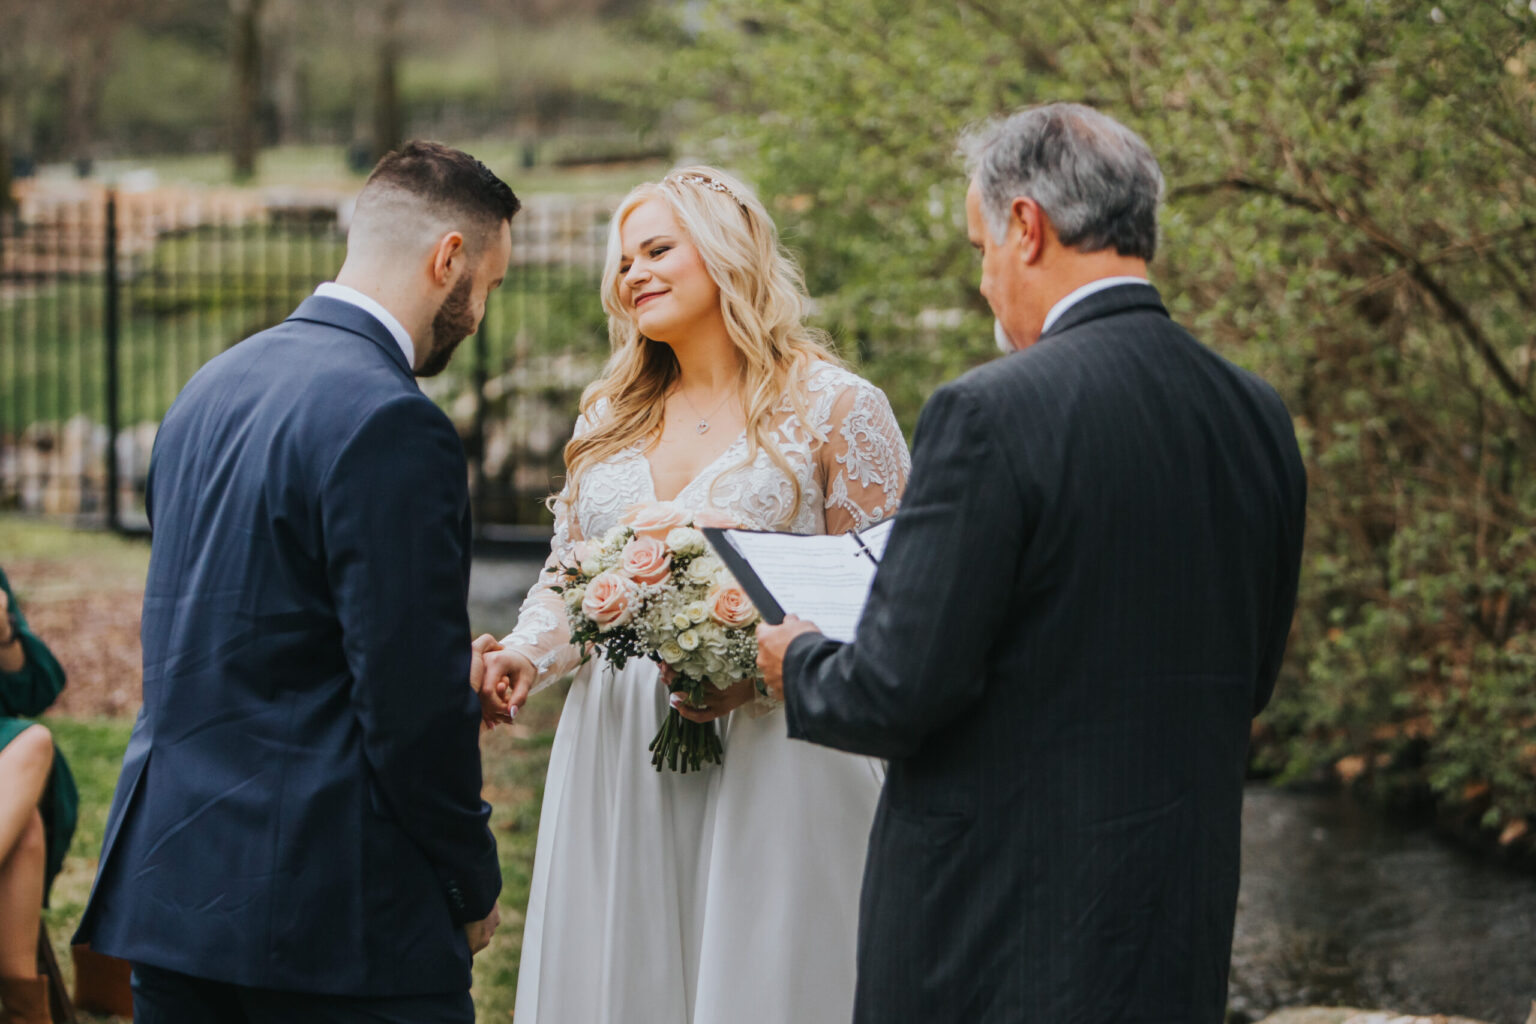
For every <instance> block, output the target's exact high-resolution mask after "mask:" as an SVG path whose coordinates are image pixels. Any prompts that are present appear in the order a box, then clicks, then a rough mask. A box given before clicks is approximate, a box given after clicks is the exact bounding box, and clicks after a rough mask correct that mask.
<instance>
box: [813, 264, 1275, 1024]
mask: <svg viewBox="0 0 1536 1024" xmlns="http://www.w3.org/2000/svg"><path fill="white" fill-rule="evenodd" d="M913 455H914V463H913V471H912V478H911V482H910V484H909V487H908V490H907V493H906V495H905V498H904V500H903V504H902V509H901V512H900V513H899V515H898V517H897V520H896V525H895V528H894V532H893V533H892V535H891V539H890V545H889V547H888V549H887V552H886V558H885V561H884V563H883V564H882V566H881V569H880V572H879V575H878V577H877V578H876V581H875V586H874V591H873V593H872V595H871V597H870V601H869V604H868V606H867V608H866V609H865V613H864V618H863V620H862V622H861V623H860V626H859V635H858V640H857V641H856V642H855V643H854V644H850V645H840V644H837V643H835V642H832V641H829V640H826V639H825V638H823V637H820V636H819V635H816V634H812V635H810V636H805V637H801V638H799V639H797V640H796V641H795V643H794V644H793V645H792V646H791V647H790V650H789V653H788V657H787V659H786V672H785V674H786V678H787V689H786V699H787V715H788V720H789V729H790V734H791V735H792V736H795V737H798V738H802V739H807V740H811V741H813V742H816V743H821V744H825V745H828V746H833V747H837V748H840V749H843V750H849V751H856V752H860V753H865V754H871V755H876V756H880V757H885V758H888V759H890V773H889V777H888V780H887V783H886V787H885V792H884V794H883V797H882V800H881V805H880V809H879V813H878V816H877V818H876V821H875V825H874V829H873V832H872V834H871V838H870V850H869V861H868V864H867V868H866V873H865V879H864V891H863V897H862V905H861V921H860V938H859V983H858V1007H857V1010H856V1013H855V1017H856V1020H857V1021H859V1022H867V1024H877V1022H878V1024H893V1022H905V1021H911V1022H922V1024H935V1022H943V1021H955V1022H962V1021H963V1022H965V1024H980V1022H1001V1021H1028V1022H1032V1024H1047V1022H1048V1024H1090V1022H1095V1024H1096V1022H1112V1021H1113V1022H1145V1024H1164V1022H1166V1024H1173V1022H1179V1024H1192V1022H1202V1024H1203V1022H1213V1024H1214V1022H1219V1021H1221V1020H1222V1017H1223V1011H1224V1004H1225V998H1226V983H1227V968H1228V962H1229V959H1230V955H1231V944H1232V922H1233V915H1234V911H1235V905H1236V899H1237V879H1238V853H1239V849H1238V839H1239V836H1238V829H1239V814H1240V809H1241V804H1242V782H1243V773H1244V763H1245V759H1246V753H1247V745H1248V731H1249V721H1250V719H1251V717H1252V716H1253V715H1254V714H1256V713H1257V712H1258V711H1259V710H1260V709H1261V708H1262V707H1263V705H1264V704H1265V702H1266V701H1267V700H1268V698H1269V694H1270V691H1271V688H1272V687H1273V684H1274V679H1275V674H1276V672H1277V670H1278V666H1279V661H1280V656H1281V654H1282V653H1283V650H1284V645H1285V639H1286V634H1287V632H1288V630H1289V626H1290V620H1291V613H1292V611H1293V608H1294V604H1295V599H1296V581H1297V573H1298V569H1299V564H1300V549H1301V537H1302V524H1303V517H1304V505H1305V495H1306V479H1305V475H1304V471H1303V468H1302V463H1301V457H1300V452H1299V451H1298V449H1297V445H1296V440H1295V434H1294V431H1293V428H1292V424H1291V420H1290V417H1289V415H1288V414H1287V412H1286V410H1285V407H1284V405H1283V404H1282V403H1281V401H1280V399H1279V397H1278V396H1277V395H1276V394H1275V392H1274V391H1273V390H1272V389H1271V388H1270V387H1269V386H1268V385H1266V384H1265V383H1264V382H1263V381H1261V380H1259V379H1258V378H1257V377H1255V376H1253V375H1252V374H1249V373H1247V372H1246V371H1243V370H1241V369H1239V368H1237V367H1235V366H1233V365H1231V364H1230V363H1228V362H1226V361H1225V360H1223V359H1221V358H1220V357H1218V356H1217V355H1215V354H1214V353H1212V352H1211V351H1210V350H1208V349H1206V348H1205V347H1203V346H1202V345H1200V344H1199V343H1198V342H1196V341H1195V340H1194V338H1192V337H1191V336H1190V335H1189V334H1188V333H1187V332H1186V331H1184V330H1183V329H1182V328H1180V327H1179V326H1178V325H1176V324H1175V323H1173V321H1172V320H1171V319H1169V317H1168V315H1167V311H1166V310H1165V309H1164V308H1163V305H1162V303H1161V301H1160V300H1159V298H1158V296H1157V292H1156V290H1155V289H1153V288H1151V287H1150V286H1142V285H1131V286H1119V287H1114V288H1110V289H1107V290H1105V291H1103V292H1100V293H1098V294H1096V295H1093V296H1091V297H1089V298H1088V299H1085V300H1084V301H1083V302H1081V303H1079V304H1077V305H1075V306H1073V307H1072V308H1071V309H1070V310H1068V311H1067V313H1066V314H1065V315H1064V316H1063V317H1062V319H1061V320H1060V321H1058V322H1057V323H1056V324H1055V325H1054V326H1053V328H1052V330H1051V331H1049V332H1048V333H1047V334H1046V335H1045V336H1044V337H1042V339H1041V341H1040V342H1039V343H1037V344H1036V345H1034V346H1032V347H1031V348H1029V349H1026V350H1025V351H1023V352H1020V353H1016V354H1014V355H1010V356H1008V357H1005V358H1003V359H1000V360H997V361H995V362H993V363H991V364H988V365H986V366H983V367H981V368H979V369H977V370H975V371H972V372H971V373H969V374H966V375H965V376H964V377H961V378H960V379H959V380H956V381H954V382H952V383H950V384H948V385H946V386H945V387H943V388H940V389H939V390H938V391H937V392H936V393H935V394H934V396H933V398H932V399H931V400H930V402H929V403H928V406H927V407H926V408H925V409H924V411H923V415H922V417H921V420H920V421H919V424H918V430H917V437H916V442H915V445H914V452H913Z"/></svg>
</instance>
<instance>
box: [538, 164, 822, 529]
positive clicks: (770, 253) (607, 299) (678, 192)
mask: <svg viewBox="0 0 1536 1024" xmlns="http://www.w3.org/2000/svg"><path fill="white" fill-rule="evenodd" d="M651 199H660V200H662V201H663V202H665V203H666V204H667V206H668V207H669V208H670V209H671V211H672V214H673V216H674V217H676V218H677V223H678V225H679V226H680V227H681V228H682V230H683V231H684V232H686V233H687V235H688V237H689V238H690V239H691V240H692V241H693V244H694V246H695V247H696V248H697V249H698V251H699V257H700V258H701V259H702V260H703V263H704V269H705V270H706V271H707V272H708V274H709V276H710V279H711V280H712V281H714V283H715V285H716V287H718V288H719V289H720V312H721V314H722V316H723V318H724V320H725V327H726V332H727V334H728V335H729V336H730V340H731V344H732V345H733V346H735V348H736V352H737V354H738V355H739V356H740V357H741V377H740V380H739V381H738V388H739V394H740V395H741V399H742V409H743V412H744V413H745V415H746V422H747V453H746V456H745V457H744V458H743V459H742V461H741V462H740V463H738V464H737V465H738V466H744V465H748V464H750V463H751V462H752V460H753V459H755V458H756V457H757V453H758V451H759V450H762V451H766V452H767V453H768V456H769V458H771V459H772V460H773V461H774V462H775V463H776V464H777V465H778V466H779V468H780V469H782V470H783V471H784V473H785V475H786V476H788V477H789V479H790V480H791V481H794V485H795V503H794V505H793V506H792V508H791V511H790V514H789V517H790V519H792V518H793V517H794V515H795V513H796V512H797V511H798V510H799V508H800V501H801V499H802V497H803V496H802V495H801V493H800V483H799V479H798V478H797V477H796V475H795V473H794V471H793V470H792V468H791V467H790V465H789V460H788V459H786V458H785V456H784V453H783V452H781V451H779V450H778V447H777V446H776V445H773V444H769V443H768V442H767V436H768V431H769V429H770V428H771V426H772V423H773V413H774V410H775V409H776V408H777V407H778V406H779V403H780V402H781V401H782V400H783V399H784V397H785V396H788V398H789V401H790V406H791V408H792V409H793V410H794V412H795V415H796V416H797V417H798V419H799V420H800V422H801V423H802V424H806V426H807V429H814V428H813V427H812V425H810V424H808V423H807V416H806V415H805V405H806V390H805V382H804V374H805V371H806V370H807V368H808V367H809V366H810V364H811V363H812V362H814V361H815V360H818V359H819V360H824V361H826V362H829V363H833V364H836V365H841V363H840V361H839V360H838V359H837V357H836V356H834V355H833V354H832V352H831V351H830V349H829V347H828V344H827V338H826V335H825V334H824V333H823V332H821V331H818V330H816V329H814V328H811V327H807V326H806V325H805V323H804V322H803V320H804V317H805V312H806V304H807V302H808V297H807V295H806V291H805V279H804V277H803V276H802V275H801V273H800V268H799V267H798V266H796V264H795V262H794V260H793V259H792V258H791V257H790V256H789V254H788V253H786V252H784V250H783V249H782V248H780V246H779V233H778V230H777V229H776V228H775V227H774V224H773V220H772V219H771V218H770V217H769V216H768V211H767V210H766V209H765V208H764V207H763V204H762V202H761V201H760V200H759V199H758V198H757V196H756V195H754V194H753V193H752V191H751V189H749V188H747V186H746V185H745V184H743V183H742V182H741V181H738V180H737V179H736V178H734V177H732V176H731V175H729V174H726V173H725V172H723V171H719V170H716V169H715V168H713V167H700V166H696V167H683V168H680V169H678V170H675V171H673V172H671V173H670V174H668V175H667V176H666V177H664V178H662V179H661V180H660V181H655V182H646V183H645V184H642V185H639V186H637V187H636V188H635V189H634V190H633V191H631V192H630V193H629V195H627V196H625V197H624V201H623V202H622V203H620V204H619V208H618V209H617V210H616V211H614V214H613V222H612V224H611V225H610V226H609V229H608V255H607V261H606V264H605V265H604V267H603V284H602V295H603V308H604V309H605V310H606V311H607V313H608V341H609V345H610V348H611V354H610V355H609V357H608V364H607V366H605V367H604V369H603V373H602V375H601V376H600V377H598V378H597V380H595V381H593V382H592V383H591V384H590V385H588V386H587V389H586V390H585V391H584V392H582V395H581V412H582V414H583V415H584V416H585V417H586V419H587V422H588V424H589V428H588V430H587V431H585V432H584V433H582V434H581V436H579V437H573V438H572V439H571V440H570V442H569V443H568V444H567V445H566V446H565V467H566V475H567V479H568V482H569V485H570V490H569V496H568V500H569V501H570V502H571V506H572V507H574V506H575V502H576V496H577V493H578V490H579V488H580V486H581V475H582V473H583V472H584V471H585V470H587V469H588V468H589V467H591V466H594V465H597V464H598V463H600V462H602V461H603V460H604V459H607V458H609V457H610V456H612V455H614V454H616V453H618V452H621V451H623V450H624V449H625V448H628V447H629V446H630V445H632V444H634V443H635V442H637V441H640V440H646V439H650V438H654V437H656V436H657V435H658V434H659V433H660V432H661V425H662V411H663V408H664V403H665V399H666V395H667V391H668V389H669V388H671V387H672V385H673V383H675V382H676V380H677V377H678V373H679V369H678V365H677V359H676V357H675V356H674V355H673V354H672V348H671V346H670V345H667V344H665V343H663V342H659V341H653V340H652V339H650V338H647V337H646V336H645V335H643V334H641V333H640V328H639V326H638V324H637V323H636V321H635V317H634V312H633V310H631V309H630V308H629V307H628V306H626V305H625V304H624V303H623V302H622V301H621V299H620V297H619V287H620V280H619V278H620V274H619V264H620V261H621V260H622V258H623V243H622V242H621V240H620V237H619V230H620V228H621V227H622V226H623V224H624V221H625V219H626V218H627V217H628V216H629V215H630V214H631V213H632V212H634V210H635V208H636V207H638V206H639V205H640V204H641V203H644V202H646V201H648V200H651ZM599 403H606V407H605V408H604V409H603V411H602V415H601V416H599V415H597V407H598V405H599ZM786 523H787V520H786Z"/></svg>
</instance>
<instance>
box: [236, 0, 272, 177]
mask: <svg viewBox="0 0 1536 1024" xmlns="http://www.w3.org/2000/svg"><path fill="white" fill-rule="evenodd" d="M264 2H265V0H230V3H229V8H230V14H231V15H232V16H233V19H234V25H233V28H234V40H233V45H232V47H231V51H232V55H233V58H234V60H233V67H234V74H235V81H234V90H233V92H234V107H233V109H232V110H231V112H230V133H229V138H230V156H231V158H232V160H233V162H234V173H235V179H236V180H237V181H244V180H247V179H249V178H250V177H251V176H253V175H254V174H255V173H256V150H257V147H258V145H259V138H260V131H261V7H262V4H263V3H264Z"/></svg>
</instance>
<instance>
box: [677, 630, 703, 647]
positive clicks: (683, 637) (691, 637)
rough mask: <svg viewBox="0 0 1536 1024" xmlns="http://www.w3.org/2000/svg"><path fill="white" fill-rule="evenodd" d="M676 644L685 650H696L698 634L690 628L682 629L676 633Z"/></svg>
mask: <svg viewBox="0 0 1536 1024" xmlns="http://www.w3.org/2000/svg"><path fill="white" fill-rule="evenodd" d="M677 646H679V647H681V648H682V649H683V650H685V651H696V650H698V649H699V634H697V633H695V632H694V631H693V630H691V629H685V630H683V631H682V632H681V633H679V634H677Z"/></svg>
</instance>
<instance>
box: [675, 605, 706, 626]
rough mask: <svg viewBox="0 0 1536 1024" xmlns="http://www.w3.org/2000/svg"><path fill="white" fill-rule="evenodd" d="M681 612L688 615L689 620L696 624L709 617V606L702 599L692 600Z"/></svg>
mask: <svg viewBox="0 0 1536 1024" xmlns="http://www.w3.org/2000/svg"><path fill="white" fill-rule="evenodd" d="M683 614H684V615H686V616H688V621H689V622H692V623H695V624H697V623H700V622H703V621H704V620H705V619H707V618H709V606H708V605H706V604H705V603H704V602H703V601H693V602H690V603H689V605H688V607H687V608H684V609H683ZM678 628H679V629H681V628H682V627H681V626H679V627H678Z"/></svg>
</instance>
